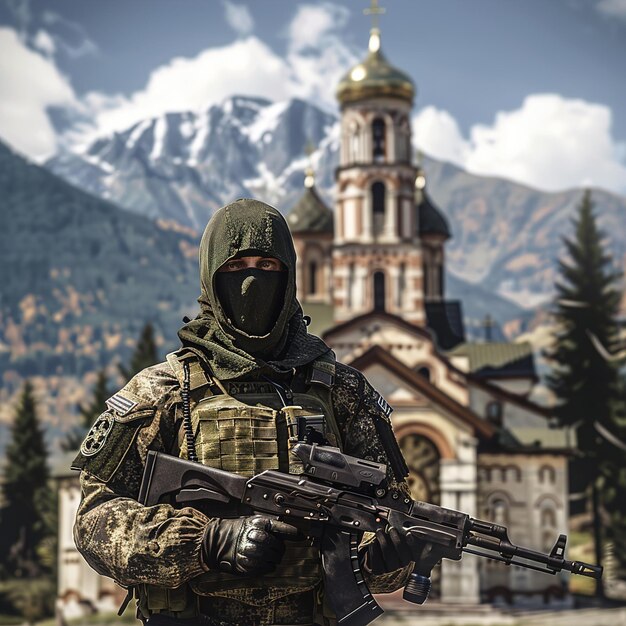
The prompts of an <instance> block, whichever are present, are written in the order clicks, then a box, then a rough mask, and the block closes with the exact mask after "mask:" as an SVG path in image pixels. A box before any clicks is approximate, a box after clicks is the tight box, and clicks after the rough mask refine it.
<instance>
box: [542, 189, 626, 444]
mask: <svg viewBox="0 0 626 626" xmlns="http://www.w3.org/2000/svg"><path fill="white" fill-rule="evenodd" d="M574 227H575V236H574V239H565V240H564V243H565V246H566V249H567V252H568V255H569V257H570V258H569V259H568V260H567V261H564V260H561V261H559V269H560V273H561V280H560V281H558V282H557V284H556V290H557V301H556V311H555V318H556V322H557V331H556V333H555V336H554V340H555V343H554V346H553V348H552V350H550V351H548V352H547V353H546V356H547V357H548V358H549V359H550V360H551V361H552V364H553V371H552V373H551V374H550V376H549V377H548V384H549V386H550V388H551V389H552V390H553V391H554V393H555V395H556V397H557V398H558V400H559V404H558V406H557V407H556V409H555V414H556V416H557V417H558V418H559V422H560V423H561V425H565V426H570V427H572V428H573V429H574V432H575V434H576V445H577V447H578V449H579V450H581V451H582V452H583V453H584V454H585V455H589V456H595V454H596V452H597V445H598V434H597V432H596V429H595V427H594V423H595V422H599V423H600V424H603V425H604V426H608V425H610V423H611V422H612V415H613V412H614V408H613V407H614V404H615V399H616V397H617V396H618V394H619V390H618V370H617V367H616V365H615V363H613V362H611V361H610V360H608V359H607V358H606V357H605V356H604V355H603V354H602V351H603V350H604V351H608V352H612V351H613V350H614V348H615V345H616V340H617V333H618V326H617V322H616V317H617V312H618V307H619V302H620V294H619V291H618V290H617V289H616V288H615V281H616V279H617V278H618V274H616V273H615V272H614V271H613V270H612V269H611V257H610V256H609V255H608V254H606V253H605V252H604V249H603V245H602V234H601V233H600V232H599V230H598V228H597V226H596V221H595V216H594V213H593V204H592V202H591V195H590V193H589V192H588V191H586V192H585V195H584V197H583V200H582V202H581V204H580V207H579V213H578V218H577V220H576V221H575V223H574Z"/></svg>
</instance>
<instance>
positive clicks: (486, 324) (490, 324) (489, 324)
mask: <svg viewBox="0 0 626 626" xmlns="http://www.w3.org/2000/svg"><path fill="white" fill-rule="evenodd" d="M495 325H496V323H495V321H494V319H493V318H492V317H491V315H489V313H487V315H485V320H484V321H483V328H484V329H485V341H491V331H492V329H493V328H494V327H495Z"/></svg>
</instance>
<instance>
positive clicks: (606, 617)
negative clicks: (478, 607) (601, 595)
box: [374, 608, 626, 626]
mask: <svg viewBox="0 0 626 626" xmlns="http://www.w3.org/2000/svg"><path fill="white" fill-rule="evenodd" d="M374 625H375V626H626V608H621V609H573V610H569V611H556V612H554V611H533V612H527V613H522V612H520V613H517V614H515V615H512V614H510V613H501V612H499V611H497V610H491V611H476V612H473V611H468V612H456V611H445V612H444V611H441V612H438V611H437V612H420V611H419V609H418V610H415V611H411V612H405V611H402V612H399V611H398V612H387V613H385V614H384V615H383V616H382V617H380V618H378V619H377V620H376V621H375V622H374Z"/></svg>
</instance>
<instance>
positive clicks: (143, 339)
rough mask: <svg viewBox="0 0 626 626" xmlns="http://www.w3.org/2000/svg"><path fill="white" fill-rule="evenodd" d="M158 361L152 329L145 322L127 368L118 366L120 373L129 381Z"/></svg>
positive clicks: (150, 325)
mask: <svg viewBox="0 0 626 626" xmlns="http://www.w3.org/2000/svg"><path fill="white" fill-rule="evenodd" d="M158 360H159V356H158V351H157V346H156V342H155V338H154V328H153V327H152V324H151V323H150V322H147V323H146V324H145V326H144V327H143V330H142V331H141V335H140V337H139V341H138V342H137V345H136V346H135V351H134V353H133V356H132V358H131V360H130V366H129V367H128V368H126V367H124V366H122V365H120V368H119V369H120V373H121V374H122V376H124V378H125V379H126V380H130V379H131V378H132V377H133V376H134V375H135V374H137V373H139V372H140V371H141V370H142V369H145V368H146V367H150V366H151V365H154V364H155V363H157V362H158Z"/></svg>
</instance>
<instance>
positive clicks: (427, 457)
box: [398, 433, 441, 598]
mask: <svg viewBox="0 0 626 626" xmlns="http://www.w3.org/2000/svg"><path fill="white" fill-rule="evenodd" d="M398 443H399V444H400V449H401V450H402V454H403V456H404V459H405V461H406V464H407V466H408V468H409V475H408V476H407V483H408V484H409V488H410V489H411V497H412V498H413V499H414V500H421V501H423V502H430V503H432V504H437V505H438V504H440V503H441V491H440V486H439V471H440V470H439V468H440V461H441V455H440V453H439V450H438V448H437V446H436V445H435V444H434V443H433V442H432V441H431V440H430V439H429V438H428V437H426V436H425V435H422V434H419V433H408V434H406V435H404V436H403V437H401V438H400V440H399V442H398ZM431 581H432V588H431V591H430V597H431V598H439V597H440V596H441V565H437V566H436V567H435V568H434V569H433V571H432V574H431Z"/></svg>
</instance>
